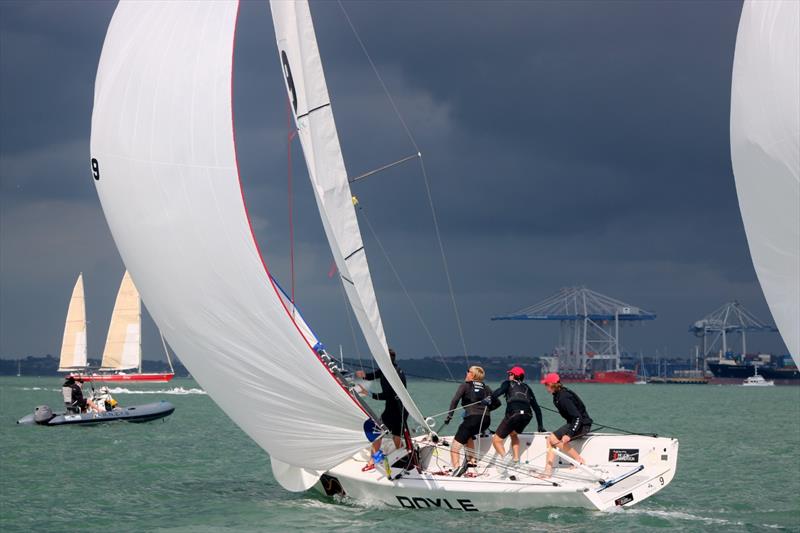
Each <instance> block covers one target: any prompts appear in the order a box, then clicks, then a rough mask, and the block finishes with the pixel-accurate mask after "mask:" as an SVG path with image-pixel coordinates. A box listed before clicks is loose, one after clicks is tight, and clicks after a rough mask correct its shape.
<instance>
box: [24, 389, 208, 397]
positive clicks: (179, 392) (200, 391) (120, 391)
mask: <svg viewBox="0 0 800 533" xmlns="http://www.w3.org/2000/svg"><path fill="white" fill-rule="evenodd" d="M20 389H21V390H45V391H50V392H61V389H52V388H50V387H20ZM108 392H110V393H111V394H175V395H178V396H186V395H189V394H204V395H207V394H208V393H207V392H206V391H204V390H203V389H198V388H191V389H185V388H183V387H174V388H172V389H159V390H131V389H126V388H123V387H113V388H111V387H109V389H108ZM88 393H91V392H90V391H88ZM84 394H87V391H86V389H84Z"/></svg>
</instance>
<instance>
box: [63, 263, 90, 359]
mask: <svg viewBox="0 0 800 533" xmlns="http://www.w3.org/2000/svg"><path fill="white" fill-rule="evenodd" d="M82 370H86V301H85V299H84V297H83V273H80V274H78V279H77V280H76V281H75V287H73V289H72V297H71V298H70V299H69V307H68V308H67V320H66V322H65V324H64V337H63V340H62V341H61V359H60V360H59V362H58V371H59V372H74V371H82Z"/></svg>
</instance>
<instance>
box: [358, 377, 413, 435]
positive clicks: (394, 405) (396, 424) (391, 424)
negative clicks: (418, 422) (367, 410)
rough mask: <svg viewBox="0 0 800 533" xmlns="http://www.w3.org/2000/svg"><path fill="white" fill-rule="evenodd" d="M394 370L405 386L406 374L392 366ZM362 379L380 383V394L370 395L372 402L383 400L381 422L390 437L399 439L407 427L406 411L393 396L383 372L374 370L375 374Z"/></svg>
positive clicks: (401, 403) (394, 395)
mask: <svg viewBox="0 0 800 533" xmlns="http://www.w3.org/2000/svg"><path fill="white" fill-rule="evenodd" d="M394 369H395V370H396V371H397V375H398V376H400V381H402V382H403V385H405V384H406V374H405V372H403V370H402V369H401V368H400V367H398V366H397V365H394ZM364 379H366V380H367V381H372V380H374V379H379V380H380V382H381V392H379V393H374V392H373V393H372V399H373V400H383V401H385V402H386V407H385V408H384V410H383V413H381V422H383V423H384V424H385V425H386V427H387V428H388V429H389V431H391V432H392V435H394V436H396V437H399V436H400V435H402V434H403V428H404V427H407V425H408V424H407V423H406V421H407V420H408V411H406V410H405V408H404V407H403V402H401V401H400V398H398V396H397V394H395V392H394V389H393V388H392V386H391V385H390V384H389V380H388V379H386V376H384V375H383V372H381V371H380V370H376V371H375V372H369V373H367V374H365V375H364Z"/></svg>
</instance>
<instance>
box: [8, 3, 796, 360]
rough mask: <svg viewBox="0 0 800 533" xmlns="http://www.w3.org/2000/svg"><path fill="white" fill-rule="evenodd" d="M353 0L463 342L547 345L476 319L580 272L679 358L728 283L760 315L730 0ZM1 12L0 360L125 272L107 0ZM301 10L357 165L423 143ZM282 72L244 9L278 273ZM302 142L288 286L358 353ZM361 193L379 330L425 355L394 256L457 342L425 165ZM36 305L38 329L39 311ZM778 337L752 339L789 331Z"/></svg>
mask: <svg viewBox="0 0 800 533" xmlns="http://www.w3.org/2000/svg"><path fill="white" fill-rule="evenodd" d="M345 5H346V8H347V10H348V13H349V15H350V16H351V18H352V20H353V23H354V24H355V25H356V27H357V28H358V31H359V34H360V36H361V38H362V39H363V41H364V43H365V44H366V46H367V47H368V49H369V51H370V54H371V56H372V58H373V60H374V61H375V63H376V65H377V67H378V69H379V72H380V74H381V76H382V78H383V79H384V80H385V82H386V84H387V86H388V87H389V89H390V91H391V94H392V97H393V98H394V100H395V102H396V104H397V106H398V108H399V109H400V110H401V112H402V115H403V118H404V119H405V121H406V123H407V124H408V125H409V127H410V129H411V130H412V132H413V134H414V138H415V140H416V142H417V144H418V145H419V148H420V150H421V151H422V152H423V154H424V157H425V168H426V169H427V171H428V177H429V180H430V187H431V191H432V195H433V198H434V200H435V204H436V208H437V213H438V215H439V222H440V224H441V230H442V235H443V238H444V242H445V247H446V250H447V254H448V261H449V264H450V266H451V269H452V272H451V273H452V278H453V284H454V287H455V290H456V298H457V300H458V302H459V307H460V310H461V314H462V318H463V320H464V327H465V330H466V331H467V344H468V347H469V349H470V351H471V352H474V353H482V354H494V353H498V354H505V353H525V354H539V353H543V352H545V351H548V350H550V349H551V348H552V346H553V344H554V343H555V340H556V327H555V325H543V324H535V325H534V324H497V323H491V322H489V321H488V317H489V316H491V315H493V314H496V313H502V312H508V311H512V310H514V309H517V308H520V307H523V306H527V305H530V304H532V303H534V302H536V301H538V300H541V299H544V298H545V297H547V296H549V295H550V294H552V293H554V292H555V291H557V290H558V289H559V288H560V287H562V286H568V285H573V284H584V285H587V286H590V287H591V288H594V289H596V290H598V291H600V292H605V293H608V294H609V295H611V296H614V297H618V298H620V299H623V300H626V301H629V302H631V303H634V304H635V305H638V306H641V307H643V308H646V309H648V310H652V311H655V312H657V313H658V314H659V319H658V320H657V321H655V322H654V323H651V324H647V325H646V326H644V327H642V328H638V329H636V330H633V331H632V332H630V333H628V332H626V339H629V340H630V345H629V347H630V348H633V349H639V348H643V349H645V350H646V351H648V352H649V353H653V351H654V350H655V349H659V350H660V351H661V352H662V353H663V351H664V348H665V347H667V346H669V347H671V348H670V350H671V351H674V352H679V353H680V354H684V353H685V352H688V350H689V348H690V347H691V346H692V345H693V339H692V338H691V336H690V335H688V334H687V333H686V328H687V326H688V325H689V324H690V323H691V322H693V321H694V320H696V319H698V318H700V317H702V316H703V315H704V314H706V313H708V312H710V311H712V310H713V309H715V308H716V307H718V306H719V305H720V304H721V303H723V302H724V301H726V300H729V299H733V298H740V299H741V300H742V301H743V302H745V304H746V305H748V306H749V307H751V308H752V309H753V311H755V312H756V314H759V315H761V316H762V317H764V318H768V317H769V314H768V311H767V308H766V304H765V303H764V301H763V297H762V296H761V294H760V290H759V288H758V285H757V282H756V280H755V276H754V273H753V269H752V266H751V263H750V258H749V255H748V253H747V247H746V242H745V238H744V232H743V229H742V225H741V220H740V217H739V212H738V204H737V201H736V195H735V189H734V183H733V177H732V175H731V169H730V154H729V141H728V113H729V96H730V75H731V64H732V59H733V49H734V48H733V47H734V42H735V36H736V28H737V24H738V17H739V12H740V7H741V6H740V4H739V3H738V2H638V3H633V2H613V3H607V2H558V3H556V2H487V3H479V2H352V3H351V2H347V3H345ZM0 9H2V17H0V29H2V41H1V43H2V47H0V55H2V62H0V76H1V78H0V81H2V90H1V91H0V104H1V111H2V131H0V141H2V143H1V148H2V154H1V157H0V170H2V193H3V199H2V213H0V217H1V218H2V226H1V227H0V230H1V231H2V248H1V250H2V255H0V265H1V266H2V284H1V287H2V295H0V303H2V311H3V312H2V313H1V314H2V317H1V318H0V320H2V346H0V355H1V356H5V357H9V356H13V355H14V354H16V353H41V352H46V351H51V352H55V351H57V349H58V345H59V343H60V335H61V330H60V328H61V323H62V321H63V312H64V310H63V308H64V307H65V306H66V301H67V298H68V295H69V291H70V290H71V286H72V283H73V281H74V278H75V275H76V274H77V272H78V271H84V272H86V273H87V301H94V302H99V303H97V304H95V305H94V306H91V305H90V311H89V312H90V315H91V318H92V319H93V321H94V323H96V324H97V325H96V326H95V327H94V329H93V330H92V331H93V333H91V334H90V336H92V335H95V336H97V339H98V340H96V341H95V342H100V340H99V339H100V337H101V336H102V333H101V332H102V331H103V330H104V329H103V328H105V324H106V323H107V321H108V312H109V310H110V307H111V305H112V303H113V297H114V293H115V291H116V285H117V283H118V282H119V281H118V280H119V277H120V276H121V273H122V269H123V268H124V267H123V266H122V264H121V261H120V260H119V258H118V256H117V255H116V250H115V249H114V247H113V243H112V241H111V239H110V235H109V234H108V230H107V227H106V226H105V222H104V219H103V217H102V212H101V210H100V207H99V203H98V202H97V198H96V194H95V192H94V189H93V186H92V183H91V180H90V179H89V176H88V175H87V172H86V159H87V154H88V143H89V129H90V118H91V106H92V98H93V84H94V75H95V71H96V68H97V60H98V58H99V54H100V50H101V47H102V42H103V38H104V35H105V30H106V27H107V25H108V20H110V17H111V14H112V12H113V4H112V3H105V2H88V3H83V2H44V3H33V2H19V3H13V2H12V3H10V2H3V3H0ZM312 13H313V14H314V16H315V25H316V29H317V33H318V37H319V42H320V50H321V53H322V57H323V61H324V65H325V70H326V74H327V77H328V86H329V90H330V92H331V97H332V100H333V104H334V112H335V116H336V118H337V122H338V129H339V133H340V136H341V139H342V146H343V150H344V154H345V160H346V162H347V168H348V171H349V173H350V175H357V174H360V173H362V172H364V171H367V170H370V169H372V168H375V167H377V166H380V165H383V164H385V163H388V162H390V161H394V160H397V159H399V158H401V157H404V156H406V155H409V154H411V153H413V152H414V151H415V149H414V146H413V144H412V143H411V142H410V140H409V139H408V137H407V135H406V133H405V131H404V129H403V127H402V124H401V123H400V121H399V120H398V119H397V117H396V116H395V114H394V112H393V110H392V107H391V105H390V103H389V102H388V100H387V98H386V96H385V94H384V92H383V89H382V88H381V86H380V83H379V82H378V81H377V79H376V77H375V76H374V74H373V73H372V71H371V68H370V66H369V63H368V62H367V61H366V59H365V58H364V56H363V53H362V51H361V49H360V47H359V45H358V42H357V41H356V40H355V38H354V37H353V36H352V34H351V32H350V30H349V27H348V25H347V22H346V20H345V18H344V16H343V15H342V12H341V10H340V9H339V7H338V5H337V4H336V3H335V2H314V3H312ZM279 72H280V71H279V65H278V60H277V53H276V51H275V44H274V35H273V33H272V28H271V19H270V16H269V12H268V8H267V7H266V6H265V5H264V4H261V3H255V2H245V3H243V4H242V6H241V12H240V17H239V27H238V29H237V50H236V56H235V78H234V90H235V100H234V111H235V119H236V135H237V146H238V156H239V163H240V171H241V176H242V181H243V183H244V187H245V192H246V197H247V202H248V208H249V212H250V213H251V215H252V217H253V225H254V228H255V230H256V234H257V237H258V239H259V241H260V242H261V245H262V249H263V250H264V253H265V256H266V259H267V261H268V264H269V265H270V268H271V270H272V271H273V272H274V273H276V274H277V275H278V276H279V278H280V279H281V280H282V281H283V283H284V285H288V279H289V278H290V269H289V260H288V254H289V246H290V243H289V241H288V208H287V204H288V199H287V192H286V165H287V162H286V135H287V124H286V103H285V102H286V101H285V93H284V87H283V81H282V79H281V77H280V76H279V75H278V73H279ZM293 154H294V158H293V169H294V181H293V186H294V197H293V202H294V204H293V205H294V213H295V217H294V225H295V232H296V242H295V253H296V258H295V259H296V265H295V275H296V278H297V295H298V298H299V300H298V301H299V303H300V305H301V307H302V308H303V310H304V313H305V315H306V318H307V319H309V321H310V322H311V323H312V324H313V325H314V326H315V327H316V329H317V333H318V334H319V335H320V336H321V337H322V338H324V339H326V340H327V341H328V342H329V343H335V344H338V343H343V344H345V347H346V350H347V351H348V352H350V351H352V349H353V346H352V340H351V334H350V327H349V325H348V322H347V320H346V315H345V314H344V313H343V309H344V305H343V302H342V297H341V289H340V287H339V286H338V283H337V282H336V280H335V278H334V279H331V278H329V277H328V275H327V274H328V271H329V269H330V265H331V257H330V252H329V251H328V249H327V245H326V244H325V243H324V235H323V233H322V229H321V225H320V222H319V215H318V214H317V213H316V208H315V205H314V200H313V195H312V194H311V191H310V186H309V184H308V180H307V178H306V174H305V168H304V164H303V162H302V155H301V154H300V152H299V146H298V145H297V142H295V143H294V146H293ZM354 193H355V194H356V195H358V197H359V199H360V201H361V203H362V205H363V207H364V212H363V213H362V215H361V226H362V232H363V233H364V240H365V243H366V245H367V250H368V255H369V258H370V262H371V265H372V267H373V268H372V270H373V277H374V280H375V284H376V287H377V291H378V295H379V297H380V303H381V310H382V314H383V318H384V323H385V324H386V327H387V333H388V335H389V339H390V342H391V343H392V344H394V345H395V346H397V347H399V348H400V350H401V353H402V354H403V355H423V354H429V353H431V351H432V348H431V345H430V343H429V342H428V340H427V337H426V335H425V334H424V332H423V331H422V329H421V328H420V326H419V325H418V324H417V323H416V319H415V317H414V312H413V310H412V309H411V308H410V306H409V304H408V302H407V299H406V296H405V295H404V293H403V290H402V288H401V286H400V284H399V283H398V281H397V280H396V279H395V277H394V274H393V270H392V268H391V267H394V268H396V269H397V271H398V272H400V275H401V277H402V281H403V283H404V285H405V287H406V288H407V289H408V290H409V291H410V292H411V293H412V296H413V297H414V299H415V301H416V303H417V305H418V307H419V309H420V311H421V313H422V314H423V316H424V317H425V319H426V320H427V321H428V322H430V323H429V326H430V328H431V329H432V330H433V331H434V334H435V336H436V338H437V342H438V343H439V345H440V347H441V348H442V349H443V350H444V351H445V352H446V353H450V354H457V353H460V351H461V345H460V341H458V332H457V329H456V327H455V322H454V320H453V318H452V311H451V309H450V300H449V296H448V295H447V283H446V279H445V277H444V274H443V271H442V267H441V258H440V256H439V250H438V246H437V244H436V240H435V237H434V234H433V222H432V218H431V214H430V211H429V209H428V201H427V193H426V189H425V183H424V181H423V179H422V175H421V172H420V167H419V165H418V163H416V162H410V163H406V164H405V165H403V166H402V167H398V168H396V169H392V170H390V171H387V172H385V173H382V174H379V175H377V176H375V177H372V178H370V179H368V180H366V181H364V182H361V183H359V184H357V185H356V186H355V187H354ZM364 215H366V217H368V220H369V222H370V223H371V224H372V225H373V226H374V228H375V230H376V234H377V237H378V238H379V239H380V242H381V244H382V245H383V246H384V247H385V249H386V251H387V253H388V254H389V258H390V261H391V267H390V265H389V264H387V262H386V259H385V258H384V257H383V255H382V252H381V249H380V247H379V246H378V243H377V241H376V238H375V236H373V235H372V233H371V231H370V230H369V228H368V225H367V218H365V217H364ZM87 242H89V243H91V244H89V245H87V244H86V243H87ZM100 302H101V303H100ZM35 316H41V317H42V318H43V319H44V320H45V321H46V325H45V326H42V325H36V326H33V325H30V324H31V323H32V322H33V320H32V317H35ZM43 330H45V331H43ZM146 336H147V335H146ZM149 336H150V337H153V335H152V334H149ZM92 342H93V341H91V340H90V344H91V343H92ZM770 342H772V341H769V340H766V341H765V345H766V346H765V347H764V349H772V348H773V346H774V345H777V346H780V345H779V344H778V343H777V342H772V344H769V343H770ZM153 346H155V344H154V345H153ZM98 348H99V346H98ZM152 349H155V347H153V348H152ZM781 349H782V348H781ZM146 351H147V350H146ZM151 353H152V352H151Z"/></svg>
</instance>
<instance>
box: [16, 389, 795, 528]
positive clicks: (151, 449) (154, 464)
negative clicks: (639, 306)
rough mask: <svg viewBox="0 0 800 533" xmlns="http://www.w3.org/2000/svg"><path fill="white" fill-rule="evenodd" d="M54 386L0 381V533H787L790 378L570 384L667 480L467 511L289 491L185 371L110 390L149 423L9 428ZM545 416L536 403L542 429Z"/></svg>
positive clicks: (791, 480) (442, 404) (424, 396)
mask: <svg viewBox="0 0 800 533" xmlns="http://www.w3.org/2000/svg"><path fill="white" fill-rule="evenodd" d="M60 384H61V382H60V380H59V379H58V378H55V377H47V378H32V377H19V378H17V377H4V378H0V450H1V453H2V458H1V459H0V466H2V475H0V531H3V532H12V531H37V532H38V531H73V530H76V529H78V530H84V529H87V530H93V531H102V530H105V531H114V532H125V531H170V532H180V531H200V532H205V531H208V532H240V531H290V530H296V529H303V530H305V531H309V532H310V531H335V530H347V531H354V532H357V531H374V530H381V529H383V530H386V529H390V530H391V531H392V532H393V533H395V532H400V531H419V530H429V529H432V528H435V529H437V530H439V531H459V532H468V531H492V530H502V531H526V532H528V531H665V530H667V529H670V528H677V529H680V530H682V531H711V530H724V531H748V532H752V531H800V387H772V388H743V387H737V386H714V385H707V386H691V385H685V386H682V385H644V386H634V385H595V384H577V385H574V386H573V387H572V388H573V389H574V390H576V391H577V392H578V393H579V394H580V395H581V397H582V399H583V400H584V401H585V403H586V404H587V406H588V409H589V413H590V414H591V415H592V417H593V418H594V419H595V421H596V422H597V423H598V424H608V425H611V426H616V427H620V428H624V429H628V430H631V431H646V432H656V433H658V434H660V435H667V436H674V437H677V438H679V439H680V445H681V448H680V457H679V459H678V472H677V474H676V476H675V479H674V480H673V482H672V483H671V484H670V485H669V486H668V487H667V488H666V489H664V490H663V491H661V492H660V493H659V494H657V495H656V496H654V497H652V498H650V499H648V500H646V501H644V502H642V503H640V504H638V505H637V506H635V507H633V508H630V509H621V510H619V511H617V512H613V513H600V512H594V511H588V510H583V509H561V508H552V509H539V510H526V511H513V510H507V511H499V512H494V513H480V514H476V513H460V512H456V511H443V510H425V511H421V510H408V509H392V508H388V507H367V506H363V505H359V504H357V503H354V502H348V501H343V502H335V501H333V500H331V499H328V498H325V497H322V496H317V495H316V494H315V493H311V492H308V493H302V494H293V493H289V492H287V491H285V490H283V489H282V488H281V487H280V486H279V485H278V484H277V482H276V481H275V480H274V479H273V477H272V473H271V470H270V465H269V458H268V457H267V455H266V454H265V453H264V452H263V451H262V450H261V449H260V448H259V447H258V446H257V445H256V444H255V443H253V442H252V441H251V440H250V439H249V438H248V437H247V436H245V435H244V433H242V431H241V430H239V429H238V428H237V427H236V426H235V425H234V424H233V423H232V422H231V421H230V420H229V419H228V418H227V417H226V416H225V415H224V414H223V413H222V411H221V410H220V409H219V408H218V407H217V406H216V405H215V404H214V402H213V401H212V400H211V398H210V397H209V396H208V395H206V394H205V393H203V391H202V390H201V389H200V388H199V386H198V385H197V384H196V383H195V382H193V381H191V380H188V379H184V380H180V379H176V380H174V381H173V382H172V383H169V384H150V385H122V386H121V387H117V388H116V392H115V397H117V398H118V399H119V400H120V402H121V403H122V404H123V405H134V404H136V403H147V402H150V401H154V400H155V399H162V398H163V399H167V400H169V401H170V402H172V403H173V404H174V405H175V406H176V411H175V413H174V414H173V415H172V416H171V417H169V418H167V419H166V421H165V422H162V421H156V422H152V423H149V424H126V423H116V424H109V425H105V426H95V427H60V428H45V427H22V426H17V425H15V421H16V419H18V418H19V417H21V416H23V415H25V414H28V413H29V412H32V410H33V407H34V406H36V405H40V404H48V405H50V406H53V407H55V406H59V405H60ZM455 387H456V386H455V384H450V383H441V382H432V381H423V380H413V379H412V380H411V382H410V383H409V388H410V390H411V392H412V395H414V397H415V398H417V399H418V400H419V404H420V407H421V409H422V411H423V412H424V413H439V412H442V411H444V410H445V409H447V404H448V403H449V399H450V397H451V395H452V394H453V392H454V391H455ZM534 391H535V392H536V395H537V398H539V401H540V403H542V405H544V406H547V407H551V406H552V405H551V404H550V399H549V396H548V395H547V394H546V393H545V392H544V390H543V388H542V387H541V386H539V385H536V386H535V387H534ZM243 408H246V407H243ZM309 408H313V406H309ZM498 421H499V420H496V421H495V424H494V425H496V423H497V422H498ZM560 424H561V421H560V419H559V418H558V416H557V415H555V414H553V413H550V412H545V426H546V427H547V428H548V429H552V428H555V427H557V426H558V425H560ZM494 425H493V427H494ZM451 427H452V426H451ZM309 438H313V435H309Z"/></svg>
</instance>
